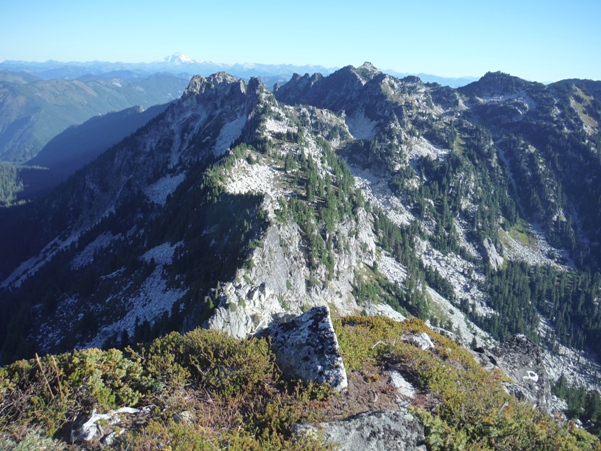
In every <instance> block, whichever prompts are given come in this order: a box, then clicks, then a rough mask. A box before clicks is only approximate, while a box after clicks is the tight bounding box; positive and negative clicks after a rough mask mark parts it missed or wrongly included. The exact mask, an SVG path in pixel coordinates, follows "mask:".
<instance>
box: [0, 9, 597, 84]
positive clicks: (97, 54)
mask: <svg viewBox="0 0 601 451" xmlns="http://www.w3.org/2000/svg"><path fill="white" fill-rule="evenodd" d="M0 17H1V19H0V23H1V26H0V60H25V61H46V60H49V59H54V60H58V61H90V60H101V61H123V62H140V61H155V60H160V59H162V58H164V57H165V56H167V55H170V54H173V53H175V52H182V53H184V54H185V55H188V56H190V57H192V58H195V59H200V60H208V61H213V62H218V63H244V62H254V63H274V64H275V63H290V64H315V65H323V66H327V67H334V66H336V67H340V66H345V65H348V64H352V65H355V66H357V65H360V64H362V63H363V62H364V61H370V62H372V63H373V64H374V65H375V66H376V67H378V68H380V69H393V70H396V71H399V72H407V73H427V74H434V75H439V76H447V77H459V76H476V77H479V76H481V75H483V74H484V73H486V72H487V71H496V70H501V71H503V72H508V73H510V74H512V75H516V76H519V77H522V78H525V79H529V80H536V81H542V82H545V81H556V80H559V79H564V78H591V79H596V80H601V25H600V20H601V0H570V1H567V0H565V1H558V0H546V1H540V0H520V1H516V0H502V1H501V0H478V1H476V0H454V1H453V0H440V1H439V0H430V1H427V0H424V1H419V0H412V1H410V2H409V1H404V0H396V1H395V0H372V1H361V2H359V1H355V0H347V1H340V0H332V1H328V0H320V1H317V0H305V1H292V2H287V1H278V2H274V1H270V0H254V1H249V0H245V1H240V0H228V1H227V2H215V1H213V2H206V1H198V0H197V1H182V0H171V1H168V2H165V1H156V0H144V1H140V0H120V1H114V0H103V1H102V2H100V1H93V0H92V1H82V0H78V1H73V0H54V1H52V2H49V1H47V0H29V1H27V0H24V1H16V0H0Z"/></svg>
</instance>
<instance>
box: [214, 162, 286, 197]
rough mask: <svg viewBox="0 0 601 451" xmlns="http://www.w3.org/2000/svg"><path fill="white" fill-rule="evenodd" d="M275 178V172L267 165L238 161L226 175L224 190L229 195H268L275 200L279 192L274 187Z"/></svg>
mask: <svg viewBox="0 0 601 451" xmlns="http://www.w3.org/2000/svg"><path fill="white" fill-rule="evenodd" d="M275 177H276V173H275V171H274V170H273V169H272V168H271V167H269V166H267V165H264V164H249V163H248V162H247V161H246V160H242V159H238V160H236V162H235V164H234V166H233V167H232V168H231V169H230V171H229V173H228V177H227V182H226V185H225V190H226V191H227V192H228V193H231V194H246V193H253V194H268V195H270V196H272V197H274V198H277V197H279V196H280V195H281V191H280V190H278V189H277V187H276V183H275V181H274V179H275Z"/></svg>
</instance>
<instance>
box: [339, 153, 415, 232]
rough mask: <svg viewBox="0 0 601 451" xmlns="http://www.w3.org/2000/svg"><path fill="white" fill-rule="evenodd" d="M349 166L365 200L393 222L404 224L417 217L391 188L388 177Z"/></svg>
mask: <svg viewBox="0 0 601 451" xmlns="http://www.w3.org/2000/svg"><path fill="white" fill-rule="evenodd" d="M347 164H348V162H347ZM349 167H350V169H351V172H352V173H353V175H354V176H355V186H356V187H357V188H359V189H361V191H362V194H363V197H364V198H365V200H367V201H368V202H369V203H370V204H371V205H373V206H375V207H378V208H379V209H381V210H382V211H383V212H384V213H386V216H388V218H389V219H390V220H391V221H392V222H394V223H395V224H396V225H398V226H402V225H408V224H410V223H411V221H413V219H415V218H414V216H413V215H412V214H411V213H410V212H409V211H408V210H407V209H406V208H405V206H404V205H403V204H402V203H401V201H400V200H399V198H398V197H396V196H395V195H394V194H393V192H392V191H391V190H390V188H389V187H388V181H387V180H386V179H382V178H380V177H376V176H375V175H373V174H372V173H371V172H370V171H369V170H368V169H359V168H357V167H353V166H351V165H349Z"/></svg>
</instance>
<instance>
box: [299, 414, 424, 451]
mask: <svg viewBox="0 0 601 451" xmlns="http://www.w3.org/2000/svg"><path fill="white" fill-rule="evenodd" d="M293 430H294V432H295V433H296V434H299V435H300V434H310V435H313V436H315V437H318V438H321V439H323V443H324V444H325V445H333V446H335V447H336V449H339V450H341V451H426V437H425V435H424V427H423V425H422V424H421V422H420V421H419V420H418V419H417V418H415V417H414V416H413V415H411V414H410V413H408V412H406V411H400V410H398V411H397V410H376V411H372V412H365V413H361V414H359V415H356V416H354V417H351V418H348V419H346V420H343V421H335V422H331V423H319V424H316V425H306V424H302V425H295V426H294V428H293Z"/></svg>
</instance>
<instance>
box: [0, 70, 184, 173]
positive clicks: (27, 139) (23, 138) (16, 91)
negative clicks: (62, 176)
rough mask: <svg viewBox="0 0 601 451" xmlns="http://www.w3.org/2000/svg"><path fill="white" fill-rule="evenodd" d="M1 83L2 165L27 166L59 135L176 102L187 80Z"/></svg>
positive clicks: (155, 77) (163, 77)
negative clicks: (104, 117) (115, 114)
mask: <svg viewBox="0 0 601 451" xmlns="http://www.w3.org/2000/svg"><path fill="white" fill-rule="evenodd" d="M15 77H16V79H14V80H13V81H7V79H8V78H7V77H6V76H5V77H3V81H0V159H2V160H4V161H10V162H14V163H23V162H25V161H27V160H29V159H31V158H33V157H34V156H35V155H37V153H38V152H39V151H40V150H41V149H42V148H43V147H44V146H45V145H46V144H47V143H48V142H49V141H50V140H51V139H52V138H54V137H55V136H56V135H58V134H59V133H61V132H63V131H64V130H65V129H66V128H68V127H69V126H71V125H75V124H81V123H83V122H85V121H86V120H88V119H90V118H91V117H93V116H97V115H99V114H105V113H108V112H111V111H121V110H123V109H126V108H130V107H132V106H135V105H141V106H142V107H144V108H147V107H150V106H152V105H156V104H163V103H165V102H168V101H171V100H173V99H175V98H178V97H179V96H180V94H181V92H182V90H183V89H184V88H185V86H186V84H187V82H188V80H185V79H181V78H178V77H175V76H172V75H161V74H156V75H152V76H149V77H146V78H143V79H138V80H123V79H117V78H112V79H95V80H88V81H85V82H84V81H80V80H56V79H55V80H32V81H29V80H26V79H25V78H23V77H21V76H18V74H17V75H15Z"/></svg>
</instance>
